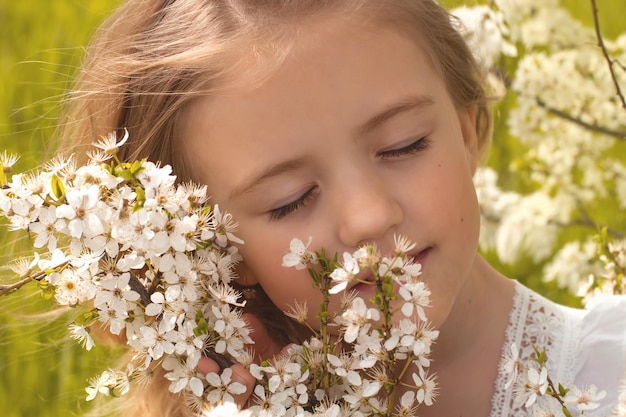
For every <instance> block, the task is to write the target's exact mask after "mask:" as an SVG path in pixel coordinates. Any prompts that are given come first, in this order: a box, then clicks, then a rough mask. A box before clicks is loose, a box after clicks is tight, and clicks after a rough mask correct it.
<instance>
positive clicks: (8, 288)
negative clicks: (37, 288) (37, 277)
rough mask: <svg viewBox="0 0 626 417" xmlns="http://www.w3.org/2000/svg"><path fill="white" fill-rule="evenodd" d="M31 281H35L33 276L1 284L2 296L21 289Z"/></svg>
mask: <svg viewBox="0 0 626 417" xmlns="http://www.w3.org/2000/svg"><path fill="white" fill-rule="evenodd" d="M30 281H33V278H31V277H26V278H24V279H21V280H20V281H17V282H14V283H13V284H8V285H0V297H1V296H3V295H6V294H9V293H11V292H13V291H16V290H19V289H20V288H22V287H23V286H24V285H26V284H28V283H29V282H30Z"/></svg>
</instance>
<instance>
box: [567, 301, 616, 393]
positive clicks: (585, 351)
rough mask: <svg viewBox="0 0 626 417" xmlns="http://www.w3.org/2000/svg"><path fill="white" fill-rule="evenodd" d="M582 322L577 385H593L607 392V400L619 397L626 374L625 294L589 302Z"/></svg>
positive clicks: (577, 362)
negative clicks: (621, 383)
mask: <svg viewBox="0 0 626 417" xmlns="http://www.w3.org/2000/svg"><path fill="white" fill-rule="evenodd" d="M585 312H586V313H585V315H584V317H583V319H582V322H581V323H580V326H581V333H580V348H579V352H578V357H577V358H576V364H575V366H576V385H577V386H584V385H590V384H594V385H596V386H597V387H598V388H599V389H602V390H606V391H607V397H608V398H607V400H609V401H608V402H609V403H611V402H614V401H616V400H617V394H618V388H619V386H620V382H621V380H622V379H623V378H624V377H626V375H625V371H626V296H624V295H619V296H618V295H614V296H601V297H598V298H597V299H595V300H594V302H593V304H592V305H588V306H587V309H586V310H585Z"/></svg>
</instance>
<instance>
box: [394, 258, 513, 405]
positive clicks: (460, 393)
mask: <svg viewBox="0 0 626 417" xmlns="http://www.w3.org/2000/svg"><path fill="white" fill-rule="evenodd" d="M514 294H515V287H514V285H513V282H512V281H511V280H509V279H508V278H506V277H504V276H503V275H501V274H500V273H498V272H496V271H495V270H494V269H493V268H492V267H491V266H489V265H488V264H487V262H486V261H485V260H484V259H482V257H480V256H477V257H476V261H475V263H474V267H473V268H472V272H471V273H470V276H469V277H468V279H467V281H466V283H465V285H464V287H463V288H462V290H461V293H460V294H459V295H458V298H457V302H456V303H455V305H454V307H453V309H452V311H451V312H450V315H449V316H448V319H447V320H446V321H445V323H444V324H443V325H442V326H441V327H440V329H439V330H440V333H439V338H438V339H437V341H436V342H435V345H434V347H433V355H432V362H431V366H430V370H431V372H434V373H435V374H436V375H437V380H438V385H439V396H438V398H437V400H436V401H435V403H434V405H433V406H431V407H424V406H422V407H420V416H423V417H428V416H442V415H450V416H452V415H463V416H476V417H486V416H488V415H489V412H490V410H491V399H492V397H493V394H494V382H495V379H496V377H497V375H498V366H499V363H500V357H501V353H502V346H503V344H504V341H505V331H506V328H507V325H508V322H509V313H510V310H511V307H512V303H513V296H514ZM408 374H410V373H408ZM405 382H406V383H407V384H411V382H412V381H409V380H406V381H405Z"/></svg>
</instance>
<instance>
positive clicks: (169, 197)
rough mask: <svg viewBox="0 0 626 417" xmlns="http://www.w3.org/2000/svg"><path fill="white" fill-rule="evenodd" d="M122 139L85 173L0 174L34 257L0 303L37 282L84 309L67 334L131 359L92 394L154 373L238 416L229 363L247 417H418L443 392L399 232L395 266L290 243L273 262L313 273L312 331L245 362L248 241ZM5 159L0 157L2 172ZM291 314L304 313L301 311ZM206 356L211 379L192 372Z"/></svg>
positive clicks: (203, 197) (366, 250)
mask: <svg viewBox="0 0 626 417" xmlns="http://www.w3.org/2000/svg"><path fill="white" fill-rule="evenodd" d="M127 140H128V133H127V132H126V133H125V135H124V137H123V138H122V139H121V140H119V141H118V138H117V136H116V135H115V134H112V135H110V136H108V137H105V138H102V139H101V140H100V141H99V142H97V143H96V144H95V150H94V151H92V152H89V153H88V161H87V163H86V164H84V165H82V166H78V164H77V163H76V162H75V161H74V159H73V158H72V157H69V158H63V157H57V158H56V159H54V160H53V161H51V162H49V163H47V164H46V165H45V166H44V167H43V169H41V170H39V171H37V172H34V173H26V174H16V175H13V176H12V177H11V179H10V180H8V179H7V178H6V177H3V178H2V179H1V180H2V181H3V185H2V188H1V189H0V214H1V215H2V216H3V217H5V218H6V219H7V220H8V222H9V227H10V228H11V229H13V230H25V231H27V232H28V236H29V237H30V239H31V240H32V246H33V248H34V254H33V256H32V257H29V258H27V259H20V260H17V261H16V262H15V263H14V264H13V266H12V269H13V270H14V271H15V272H16V273H17V274H18V276H19V281H18V282H16V283H15V284H12V285H2V286H0V293H1V294H5V293H9V292H13V291H16V290H17V289H19V288H20V287H21V286H23V285H25V284H26V283H29V282H37V283H38V285H39V287H40V289H41V290H42V293H43V294H44V295H45V296H48V297H54V299H55V300H56V302H57V303H58V304H60V305H63V306H70V307H78V308H77V310H78V311H80V313H79V314H78V316H77V317H76V319H75V321H74V322H73V323H72V324H71V325H70V326H69V327H70V331H71V335H72V337H73V338H75V339H76V340H78V341H79V342H80V343H81V344H82V345H83V347H84V348H86V349H87V350H90V349H91V348H92V347H93V346H94V344H95V341H94V338H93V337H92V335H91V329H92V326H94V325H98V326H102V327H104V328H105V329H106V330H107V331H108V332H109V333H111V334H113V335H116V336H120V337H121V338H122V339H123V340H125V341H126V343H127V345H128V347H129V349H130V351H131V352H132V354H133V355H132V359H131V360H130V361H129V362H128V364H127V366H126V367H125V368H124V369H109V370H106V371H104V372H103V373H102V374H100V375H99V376H97V377H95V378H93V379H92V380H91V381H90V385H89V386H88V387H87V388H86V391H87V399H88V400H91V399H93V398H95V397H96V396H97V395H105V396H118V395H122V394H125V393H126V392H128V391H129V390H130V387H131V382H133V381H138V382H139V383H141V382H144V383H148V382H149V381H150V378H151V375H152V371H153V369H154V367H155V366H161V367H162V368H163V369H164V371H165V372H164V375H165V378H167V379H168V380H169V381H170V385H169V390H170V391H171V392H172V393H182V394H184V395H185V396H186V397H187V399H188V403H189V404H190V406H191V407H192V409H194V410H195V411H197V412H198V413H200V414H204V415H221V414H220V413H226V414H228V415H235V414H234V413H233V409H232V407H231V406H229V405H228V404H234V397H235V396H236V395H238V394H242V393H243V392H244V391H245V387H244V386H243V385H242V384H240V383H238V382H234V381H233V379H232V369H231V368H230V367H229V366H228V365H230V364H231V363H234V362H238V363H242V364H244V365H245V366H247V367H248V368H249V370H250V372H251V373H252V375H253V376H254V377H256V378H257V380H258V383H257V385H256V387H255V389H254V393H253V396H252V399H251V406H250V408H249V409H247V410H244V411H241V412H239V411H238V413H239V415H242V416H248V415H254V416H257V415H258V416H265V415H271V416H295V415H299V416H300V415H311V416H322V415H324V416H332V415H351V416H363V417H365V416H396V415H397V416H412V415H415V413H416V410H417V407H418V406H419V405H421V404H425V405H430V404H432V403H433V401H434V399H435V397H436V394H437V384H436V379H435V376H434V375H431V374H429V372H428V367H429V364H430V359H429V354H430V346H431V344H432V343H433V341H434V340H435V339H436V337H437V335H438V332H437V331H435V330H433V329H432V328H431V327H430V326H429V324H428V322H427V319H426V313H425V309H426V308H428V306H429V295H430V293H429V291H428V289H427V288H426V286H425V284H424V283H423V282H422V281H420V280H419V275H420V273H421V267H420V265H419V264H417V263H414V261H413V259H412V258H411V257H409V256H408V255H407V253H408V252H409V251H410V250H412V249H413V248H414V244H412V243H411V242H409V241H408V240H407V239H406V238H404V237H397V238H396V239H395V250H394V253H393V254H392V255H391V257H385V256H382V255H381V254H380V253H379V252H378V250H377V249H376V247H375V246H371V245H370V246H365V247H362V248H359V249H358V250H356V251H355V252H354V253H351V254H350V253H345V254H343V258H342V261H341V262H339V261H337V256H335V258H333V259H329V258H326V257H325V256H324V252H323V251H322V252H321V253H316V252H312V251H311V250H310V249H309V246H310V244H311V239H309V242H308V244H306V245H305V244H304V243H303V242H302V241H300V240H298V239H294V240H293V241H292V243H291V251H290V252H289V253H288V254H287V255H285V257H284V259H283V264H284V266H285V267H295V268H296V269H305V268H308V269H309V272H310V273H311V276H312V277H313V278H314V281H315V285H316V286H317V287H318V288H319V289H320V291H321V293H322V294H323V299H324V301H323V303H322V305H321V306H320V308H321V313H320V314H319V315H318V316H319V322H320V325H319V329H318V328H315V326H312V327H311V331H312V333H313V336H312V337H311V338H310V339H309V340H307V341H306V342H305V343H303V344H302V345H293V346H291V348H290V349H289V351H288V353H287V354H286V355H284V356H281V357H280V358H278V359H275V360H273V361H269V360H268V361H264V362H262V363H260V364H254V363H252V358H251V353H250V352H249V351H248V347H249V346H250V345H251V344H252V343H253V341H252V339H251V338H250V329H249V328H248V327H247V323H246V322H245V321H244V319H243V318H242V313H243V309H242V307H244V305H245V301H244V299H243V297H242V295H241V294H240V293H239V292H238V291H236V290H235V289H234V287H233V286H232V285H231V283H232V280H233V279H235V265H236V264H237V262H238V261H240V256H239V254H238V251H237V248H236V246H234V244H243V242H242V241H241V240H240V239H238V238H237V237H236V236H235V235H234V234H233V233H234V231H235V228H236V226H237V224H236V223H235V221H234V220H233V218H232V216H231V215H230V214H228V213H223V212H222V211H220V208H219V207H218V206H217V205H215V206H210V205H209V204H208V197H207V194H206V189H205V187H201V186H197V185H194V184H177V183H176V177H175V176H174V175H172V170H171V167H169V166H163V167H161V166H159V165H156V164H154V163H152V162H149V161H146V160H142V161H135V162H132V163H127V162H121V161H119V160H118V158H117V151H118V149H119V147H120V146H122V145H123V144H124V143H125V142H126V141H127ZM15 161H16V158H14V157H12V156H10V155H7V154H6V153H5V154H3V155H1V156H0V163H1V164H2V168H3V169H2V172H3V175H4V174H5V173H8V172H10V171H11V167H12V165H13V164H14V163H15ZM357 284H359V285H372V286H374V288H375V290H374V292H373V293H374V294H375V295H374V297H373V298H372V299H367V300H364V299H363V298H361V297H358V296H357V293H356V292H355V291H353V290H352V288H353V287H354V286H355V285H357ZM335 297H340V298H341V303H340V304H341V308H339V309H338V310H337V311H333V310H332V309H331V308H330V300H331V298H335ZM287 314H288V315H289V316H291V317H292V318H294V319H295V320H297V321H300V322H302V323H306V322H307V319H308V318H309V312H308V310H307V308H306V305H297V307H296V308H294V310H293V311H291V312H287ZM202 355H207V356H209V357H211V358H214V359H215V360H217V361H218V364H219V365H220V367H221V370H220V371H219V372H210V373H208V374H206V375H205V374H202V373H200V372H199V371H198V370H197V365H198V362H199V360H200V358H201V356H202ZM400 381H402V384H400ZM407 381H408V382H407ZM398 387H403V389H402V392H399V391H398V390H399V388H398ZM215 407H217V408H215ZM229 413H230V414H229Z"/></svg>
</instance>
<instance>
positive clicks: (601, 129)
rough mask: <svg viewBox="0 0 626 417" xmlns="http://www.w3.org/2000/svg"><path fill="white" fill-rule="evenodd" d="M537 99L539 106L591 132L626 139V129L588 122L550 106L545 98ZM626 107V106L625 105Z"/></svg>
mask: <svg viewBox="0 0 626 417" xmlns="http://www.w3.org/2000/svg"><path fill="white" fill-rule="evenodd" d="M535 101H536V102H537V105H538V106H539V107H541V108H542V109H544V110H545V111H547V112H548V113H550V114H552V115H554V116H557V117H560V118H562V119H565V120H567V121H569V122H572V123H574V124H576V125H578V126H580V127H583V128H585V129H587V130H589V131H591V132H595V133H602V134H604V135H608V136H612V137H614V138H617V139H619V140H626V131H620V130H612V129H609V128H606V127H604V126H599V125H596V124H593V123H587V122H585V121H583V120H581V119H579V118H578V117H575V116H572V115H571V114H569V113H566V112H564V111H563V110H559V109H555V108H553V107H550V106H548V105H547V104H546V103H545V102H544V101H543V100H541V99H540V98H536V99H535ZM625 108H626V107H625Z"/></svg>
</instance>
